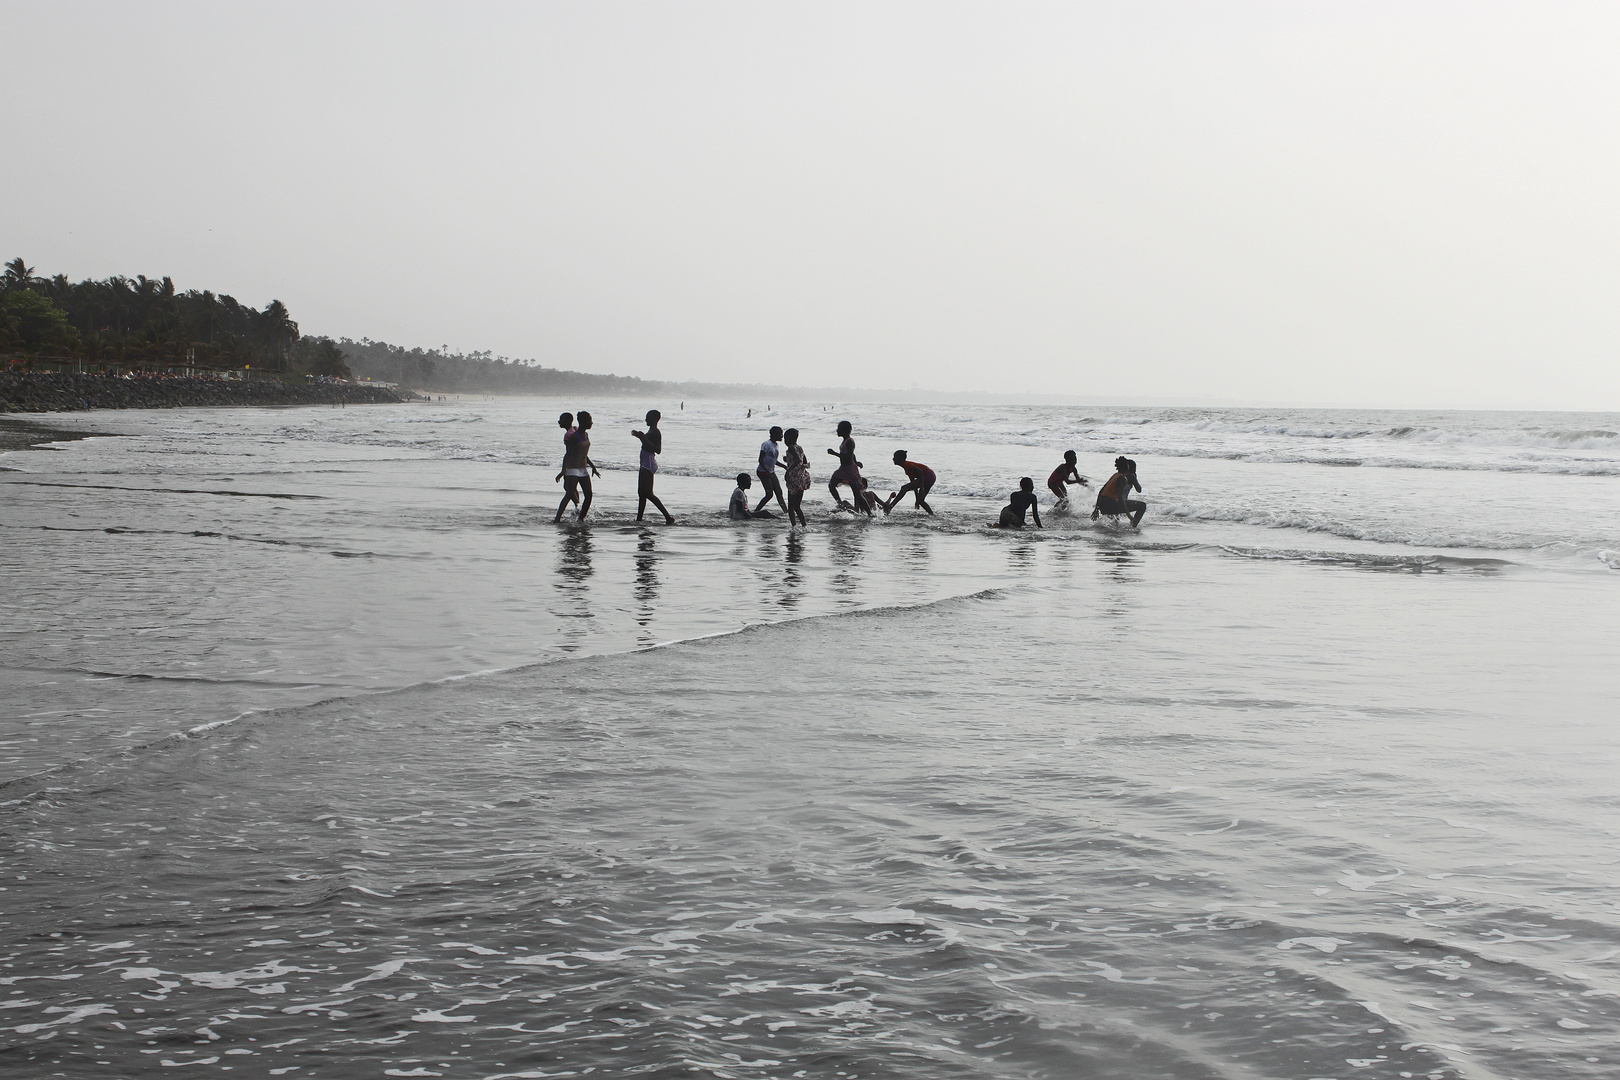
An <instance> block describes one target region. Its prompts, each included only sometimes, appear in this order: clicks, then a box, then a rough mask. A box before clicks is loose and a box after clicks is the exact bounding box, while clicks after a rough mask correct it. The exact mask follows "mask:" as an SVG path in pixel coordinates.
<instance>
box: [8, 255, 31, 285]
mask: <svg viewBox="0 0 1620 1080" xmlns="http://www.w3.org/2000/svg"><path fill="white" fill-rule="evenodd" d="M0 280H4V281H5V286H6V291H7V292H10V291H11V290H12V289H26V288H28V286H30V285H32V284H33V283H34V268H33V267H32V266H29V265H28V264H26V263H24V262H23V261H22V256H21V255H19V256H17V257H16V258H15V259H12V260H11V261H10V262H8V263H6V273H5V277H4V278H3V279H0Z"/></svg>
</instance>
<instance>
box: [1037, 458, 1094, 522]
mask: <svg viewBox="0 0 1620 1080" xmlns="http://www.w3.org/2000/svg"><path fill="white" fill-rule="evenodd" d="M1067 484H1083V485H1085V486H1087V487H1090V486H1091V481H1089V480H1087V479H1086V478H1085V477H1083V476H1081V475H1080V467H1079V459H1078V458H1077V457H1076V456H1075V453H1074V451H1073V450H1065V451H1064V452H1063V464H1061V465H1059V466H1058V467H1057V468H1055V469H1053V470H1052V475H1051V476H1048V477H1047V478H1046V489H1047V490H1048V491H1050V492H1051V493H1052V495H1053V497H1054V498H1056V499H1057V500H1058V502H1064V501H1066V500H1067V499H1068V497H1069V490H1068V488H1067V487H1066V486H1065V485H1067ZM1054 509H1056V507H1055V506H1054Z"/></svg>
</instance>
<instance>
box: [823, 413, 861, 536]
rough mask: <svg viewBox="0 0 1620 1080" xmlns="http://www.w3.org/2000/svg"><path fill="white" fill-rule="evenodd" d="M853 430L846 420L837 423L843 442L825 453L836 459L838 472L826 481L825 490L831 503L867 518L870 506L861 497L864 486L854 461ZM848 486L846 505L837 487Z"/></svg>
mask: <svg viewBox="0 0 1620 1080" xmlns="http://www.w3.org/2000/svg"><path fill="white" fill-rule="evenodd" d="M854 430H855V429H854V427H853V426H852V425H851V424H850V422H849V421H848V420H840V421H838V436H839V437H840V438H841V439H843V442H841V443H839V444H838V449H836V450H833V449H828V451H827V453H829V454H831V455H832V456H833V457H835V458H837V459H838V470H837V471H836V472H834V473H833V474H832V478H831V479H830V480H828V481H827V490H828V491H830V492H832V497H833V502H835V503H837V504H838V505H839V506H848V507H849V508H850V509H851V510H860V511H862V512H864V513H865V514H866V516H867V517H871V516H872V504H871V503H870V502H868V501H867V500H866V499H865V498H864V497H863V496H864V494H865V491H866V485H865V484H864V483H863V482H862V481H861V463H860V462H859V461H856V460H855V440H854V438H852V437H851V432H853V431H854ZM839 484H848V485H849V497H850V499H851V500H852V502H849V503H846V502H844V500H843V499H841V498H839V497H838V485H839Z"/></svg>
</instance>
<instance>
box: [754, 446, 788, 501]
mask: <svg viewBox="0 0 1620 1080" xmlns="http://www.w3.org/2000/svg"><path fill="white" fill-rule="evenodd" d="M781 441H782V429H781V428H779V427H773V428H771V437H770V438H768V439H766V440H765V441H764V442H762V443H760V444H759V467H758V468H756V469H755V470H754V475H756V476H758V477H759V486H760V487H762V488H764V489H765V497H764V498H762V499H760V500H759V505H758V506H756V507H754V509H755V510H763V509H765V508H766V507H767V506H769V505H770V504H771V498H772V496H774V497H775V498H776V505H777V506H780V507H781V508H782V509H783V510H784V511H785V510H787V508H788V505H787V500H785V499H783V498H782V482H781V481H780V480H778V479H777V478H776V466H777V465H778V464H779V461H778V459H779V458H780V457H781V454H782V450H781V448H780V447H779V446H777V445H776V444H777V443H779V442H781ZM788 516H789V517H792V516H793V515H792V514H789V515H788Z"/></svg>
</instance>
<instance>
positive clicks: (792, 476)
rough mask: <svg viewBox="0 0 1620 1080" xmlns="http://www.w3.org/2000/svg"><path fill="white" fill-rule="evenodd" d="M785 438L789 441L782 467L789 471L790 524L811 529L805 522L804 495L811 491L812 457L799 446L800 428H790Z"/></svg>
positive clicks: (788, 506)
mask: <svg viewBox="0 0 1620 1080" xmlns="http://www.w3.org/2000/svg"><path fill="white" fill-rule="evenodd" d="M783 438H784V439H785V440H786V441H787V449H786V450H785V451H784V452H783V455H782V467H783V468H784V469H786V470H787V476H786V477H785V479H786V481H787V493H788V502H787V511H788V524H790V525H791V524H793V523H794V522H797V523H798V524H800V525H803V526H805V528H809V527H810V523H809V522H807V521H805V520H804V493H805V492H806V491H809V490H810V457H809V455H808V454H806V453H805V452H804V447H802V446H800V445H799V429H798V428H792V427H790V428H788V429H787V431H786V432H784V433H783Z"/></svg>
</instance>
